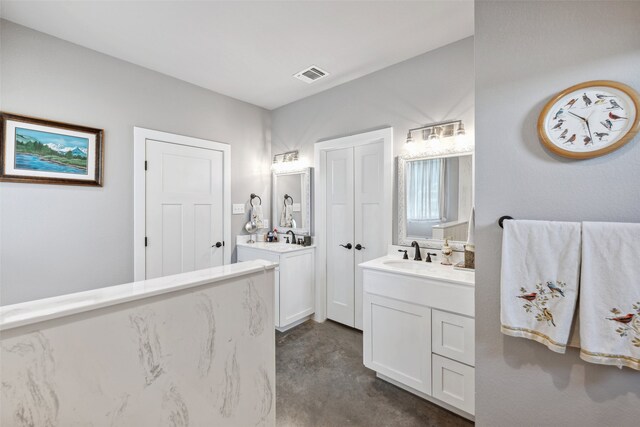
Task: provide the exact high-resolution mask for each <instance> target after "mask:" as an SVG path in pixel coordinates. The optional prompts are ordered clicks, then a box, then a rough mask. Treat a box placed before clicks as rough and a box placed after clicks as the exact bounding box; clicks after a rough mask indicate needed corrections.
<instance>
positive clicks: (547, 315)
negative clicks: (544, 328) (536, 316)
mask: <svg viewBox="0 0 640 427" xmlns="http://www.w3.org/2000/svg"><path fill="white" fill-rule="evenodd" d="M542 314H544V318H545V319H547V321H548V322H551V324H552V325H553V326H556V324H555V322H554V321H553V314H551V312H550V311H549V310H547V309H546V308H544V309H542Z"/></svg>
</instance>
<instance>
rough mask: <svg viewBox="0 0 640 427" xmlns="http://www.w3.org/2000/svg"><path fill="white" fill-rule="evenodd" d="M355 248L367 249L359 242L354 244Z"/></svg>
mask: <svg viewBox="0 0 640 427" xmlns="http://www.w3.org/2000/svg"><path fill="white" fill-rule="evenodd" d="M356 249H357V250H360V249H367V248H365V247H364V246H362V245H361V244H360V243H358V244H357V245H356Z"/></svg>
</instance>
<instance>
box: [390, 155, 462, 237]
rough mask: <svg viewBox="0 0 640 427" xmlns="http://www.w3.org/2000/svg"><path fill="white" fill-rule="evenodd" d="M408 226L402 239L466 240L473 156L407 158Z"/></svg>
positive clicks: (405, 225)
mask: <svg viewBox="0 0 640 427" xmlns="http://www.w3.org/2000/svg"><path fill="white" fill-rule="evenodd" d="M399 178H400V179H403V180H404V186H403V188H404V194H403V195H400V194H399V196H400V197H403V198H404V209H402V208H401V209H400V214H401V215H404V218H401V221H402V220H403V219H404V222H405V224H404V227H400V230H399V231H401V232H403V234H404V235H403V236H399V237H400V239H399V241H403V240H409V241H410V240H420V239H450V240H455V241H465V240H466V238H467V236H466V233H467V226H468V221H469V215H470V213H471V204H472V199H471V195H472V188H471V186H472V156H471V155H464V156H451V157H437V158H422V159H410V160H406V161H404V175H403V176H400V177H399Z"/></svg>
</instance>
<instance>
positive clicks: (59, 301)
mask: <svg viewBox="0 0 640 427" xmlns="http://www.w3.org/2000/svg"><path fill="white" fill-rule="evenodd" d="M276 266H277V264H276V263H271V262H268V261H264V260H255V261H247V262H241V263H237V264H229V265H223V266H220V267H213V268H206V269H203V270H198V271H192V272H189V273H182V274H176V275H172V276H165V277H159V278H157V279H150V280H142V281H139V282H133V283H126V284H123V285H116V286H109V287H105V288H98V289H93V290H90V291H84V292H77V293H73V294H67V295H60V296H55V297H51V298H44V299H40V300H35V301H27V302H23V303H19V304H13V305H6V306H1V307H0V331H6V330H8V329H12V328H17V327H20V326H25V325H30V324H33V323H38V322H42V321H45V320H51V319H56V318H60V317H64V316H70V315H72V314H77V313H83V312H87V311H91V310H96V309H98V308H103V307H109V306H112V305H116V304H121V303H125V302H129V301H135V300H139V299H143V298H149V297H152V296H155V295H161V294H166V293H170V292H175V291H179V290H182V289H188V288H192V287H196V286H200V285H204V284H207V283H214V282H220V281H223V280H227V279H231V278H233V277H238V276H243V275H245V274H251V273H255V272H259V271H264V270H270V269H273V268H275V267H276Z"/></svg>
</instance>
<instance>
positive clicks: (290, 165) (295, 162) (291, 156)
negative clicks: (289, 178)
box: [271, 150, 302, 172]
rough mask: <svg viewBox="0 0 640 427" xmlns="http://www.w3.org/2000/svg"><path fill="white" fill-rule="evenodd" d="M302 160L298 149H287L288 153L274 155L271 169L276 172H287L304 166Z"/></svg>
mask: <svg viewBox="0 0 640 427" xmlns="http://www.w3.org/2000/svg"><path fill="white" fill-rule="evenodd" d="M301 163H302V162H301V161H300V158H299V156H298V150H295V151H287V152H286V153H281V154H276V155H274V156H273V163H272V164H271V170H272V171H276V172H286V171H294V170H298V169H300V168H301V167H302V164H301Z"/></svg>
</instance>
